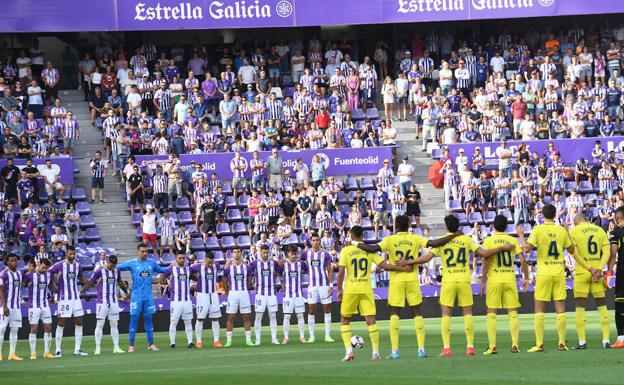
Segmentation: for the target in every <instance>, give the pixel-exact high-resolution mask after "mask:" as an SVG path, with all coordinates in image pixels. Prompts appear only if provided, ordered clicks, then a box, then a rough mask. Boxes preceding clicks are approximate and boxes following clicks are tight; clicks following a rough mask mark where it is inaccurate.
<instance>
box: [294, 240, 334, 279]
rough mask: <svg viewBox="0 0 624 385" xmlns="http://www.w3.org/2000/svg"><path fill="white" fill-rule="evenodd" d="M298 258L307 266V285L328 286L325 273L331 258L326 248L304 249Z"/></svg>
mask: <svg viewBox="0 0 624 385" xmlns="http://www.w3.org/2000/svg"><path fill="white" fill-rule="evenodd" d="M300 259H301V260H302V261H304V262H305V263H306V264H307V266H308V275H309V285H308V286H309V287H319V286H329V285H330V284H331V282H330V279H329V277H328V275H327V268H328V267H329V266H330V265H331V262H332V258H331V255H330V254H329V252H327V251H326V250H319V251H314V250H312V249H309V250H306V251H304V252H303V253H302V254H301V257H300Z"/></svg>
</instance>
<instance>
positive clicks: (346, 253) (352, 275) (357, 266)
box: [338, 245, 384, 294]
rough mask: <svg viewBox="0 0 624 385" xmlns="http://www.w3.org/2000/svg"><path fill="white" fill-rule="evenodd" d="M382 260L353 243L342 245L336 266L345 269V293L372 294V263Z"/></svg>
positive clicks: (378, 262)
mask: <svg viewBox="0 0 624 385" xmlns="http://www.w3.org/2000/svg"><path fill="white" fill-rule="evenodd" d="M383 260H384V259H383V258H382V257H381V256H379V255H378V254H372V253H367V252H366V251H364V250H361V249H359V248H357V247H356V246H353V245H348V246H345V247H343V248H342V250H341V251H340V261H339V262H338V266H342V267H344V268H345V270H346V277H345V281H344V282H345V283H344V289H343V292H344V293H345V294H368V293H371V294H372V293H373V284H372V282H371V271H372V265H373V263H375V264H377V265H379V264H380V263H382V262H383Z"/></svg>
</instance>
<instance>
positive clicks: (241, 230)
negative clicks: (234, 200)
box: [232, 222, 247, 235]
mask: <svg viewBox="0 0 624 385" xmlns="http://www.w3.org/2000/svg"><path fill="white" fill-rule="evenodd" d="M232 234H235V235H242V234H247V227H246V226H245V224H244V223H243V222H234V223H233V224H232Z"/></svg>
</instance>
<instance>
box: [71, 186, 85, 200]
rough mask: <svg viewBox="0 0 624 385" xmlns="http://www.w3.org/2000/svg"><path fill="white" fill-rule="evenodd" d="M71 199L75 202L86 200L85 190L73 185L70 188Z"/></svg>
mask: <svg viewBox="0 0 624 385" xmlns="http://www.w3.org/2000/svg"><path fill="white" fill-rule="evenodd" d="M71 199H72V200H74V201H77V202H82V201H86V200H87V194H86V193H85V190H84V189H83V188H80V187H73V188H72V189H71Z"/></svg>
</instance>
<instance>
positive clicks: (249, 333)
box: [230, 330, 251, 341]
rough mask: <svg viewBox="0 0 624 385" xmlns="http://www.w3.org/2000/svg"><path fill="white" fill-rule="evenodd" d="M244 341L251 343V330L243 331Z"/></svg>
mask: <svg viewBox="0 0 624 385" xmlns="http://www.w3.org/2000/svg"><path fill="white" fill-rule="evenodd" d="M230 333H231V332H230ZM245 341H251V330H245Z"/></svg>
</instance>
